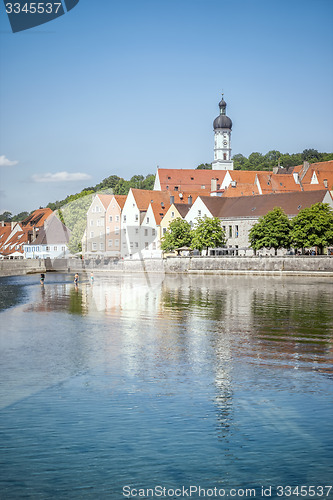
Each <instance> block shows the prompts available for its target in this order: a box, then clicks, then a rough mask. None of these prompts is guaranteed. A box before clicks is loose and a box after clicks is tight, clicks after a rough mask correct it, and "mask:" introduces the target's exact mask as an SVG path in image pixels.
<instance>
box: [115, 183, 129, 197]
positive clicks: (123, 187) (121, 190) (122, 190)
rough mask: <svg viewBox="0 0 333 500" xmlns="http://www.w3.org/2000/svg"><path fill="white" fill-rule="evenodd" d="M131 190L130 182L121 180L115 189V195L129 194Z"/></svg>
mask: <svg viewBox="0 0 333 500" xmlns="http://www.w3.org/2000/svg"><path fill="white" fill-rule="evenodd" d="M130 189H131V183H130V181H125V180H124V179H120V181H119V182H118V184H117V185H116V186H115V188H114V194H128V192H129V190H130Z"/></svg>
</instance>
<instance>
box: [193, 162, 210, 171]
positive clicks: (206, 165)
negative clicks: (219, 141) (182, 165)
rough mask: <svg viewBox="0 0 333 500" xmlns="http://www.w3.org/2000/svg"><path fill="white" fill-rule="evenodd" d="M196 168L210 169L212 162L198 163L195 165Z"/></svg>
mask: <svg viewBox="0 0 333 500" xmlns="http://www.w3.org/2000/svg"><path fill="white" fill-rule="evenodd" d="M196 169H197V170H212V164H211V163H200V165H198V166H197V168H196Z"/></svg>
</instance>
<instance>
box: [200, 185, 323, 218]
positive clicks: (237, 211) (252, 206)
mask: <svg viewBox="0 0 333 500" xmlns="http://www.w3.org/2000/svg"><path fill="white" fill-rule="evenodd" d="M326 194H327V191H326V190H316V191H310V192H297V193H279V194H266V195H261V196H242V197H240V198H224V197H212V196H202V197H200V198H201V200H202V201H203V202H204V203H205V205H206V207H207V208H208V210H209V211H210V212H211V214H212V215H213V216H214V217H219V218H232V217H254V218H257V217H261V216H262V215H265V214H266V213H267V212H269V211H270V210H273V208H275V207H281V208H282V209H283V210H284V211H285V212H286V214H287V215H289V216H294V215H297V214H298V212H299V210H301V209H302V208H305V207H310V206H311V205H313V204H315V203H319V202H322V201H323V199H324V196H325V195H326Z"/></svg>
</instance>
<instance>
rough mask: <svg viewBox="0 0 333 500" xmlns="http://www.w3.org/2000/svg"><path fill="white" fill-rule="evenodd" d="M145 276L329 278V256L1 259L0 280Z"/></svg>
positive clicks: (332, 264) (332, 271)
mask: <svg viewBox="0 0 333 500" xmlns="http://www.w3.org/2000/svg"><path fill="white" fill-rule="evenodd" d="M91 271H93V272H94V273H96V274H99V273H106V274H127V273H149V274H161V273H162V274H168V275H177V274H179V275H184V274H185V275H186V274H188V275H216V276H219V275H261V276H318V277H319V276H321V277H327V278H333V256H311V257H309V256H297V257H295V256H284V257H278V256H274V257H273V256H270V257H232V258H230V257H193V256H191V257H171V258H165V259H146V260H123V261H118V262H117V263H114V262H109V261H107V260H105V261H99V262H98V264H97V263H96V261H93V260H90V261H89V262H86V261H82V260H78V259H57V260H54V261H51V260H50V259H47V260H26V261H24V260H20V261H14V260H3V261H0V277H6V276H25V275H29V274H39V273H51V272H54V273H57V272H59V273H60V272H65V273H75V272H78V273H84V272H87V273H89V272H91Z"/></svg>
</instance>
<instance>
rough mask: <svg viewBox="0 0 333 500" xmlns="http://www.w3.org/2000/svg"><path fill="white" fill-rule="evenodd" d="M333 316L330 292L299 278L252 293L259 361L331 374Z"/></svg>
mask: <svg viewBox="0 0 333 500" xmlns="http://www.w3.org/2000/svg"><path fill="white" fill-rule="evenodd" d="M324 283H325V282H324ZM332 317H333V305H332V298H331V295H330V291H329V289H327V288H325V287H324V288H321V287H308V286H307V284H306V282H304V281H303V279H302V278H301V279H300V280H298V281H297V279H295V280H293V281H284V280H281V281H275V283H274V282H272V280H271V281H270V283H269V286H266V287H265V286H263V287H262V288H261V289H259V290H255V291H253V294H252V302H251V318H252V321H251V322H252V324H251V328H252V330H253V331H255V332H256V348H257V358H258V360H261V362H262V364H266V365H267V366H272V365H274V366H277V367H279V368H283V369H286V368H288V369H290V368H293V369H298V370H302V369H306V370H309V368H310V369H313V370H316V371H320V372H325V373H331V374H332V373H333V367H332V365H331V363H329V359H331V360H332V358H333V356H332V351H333V324H332Z"/></svg>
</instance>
